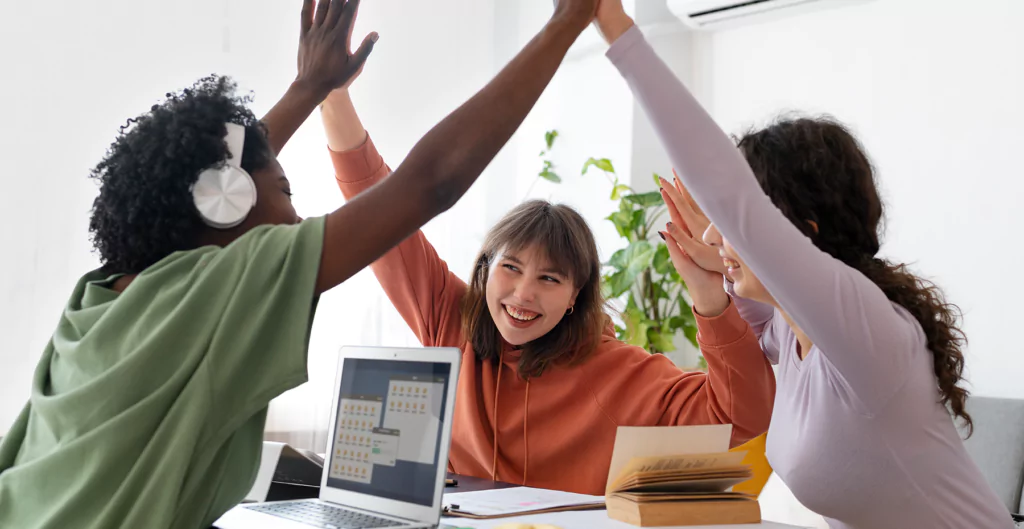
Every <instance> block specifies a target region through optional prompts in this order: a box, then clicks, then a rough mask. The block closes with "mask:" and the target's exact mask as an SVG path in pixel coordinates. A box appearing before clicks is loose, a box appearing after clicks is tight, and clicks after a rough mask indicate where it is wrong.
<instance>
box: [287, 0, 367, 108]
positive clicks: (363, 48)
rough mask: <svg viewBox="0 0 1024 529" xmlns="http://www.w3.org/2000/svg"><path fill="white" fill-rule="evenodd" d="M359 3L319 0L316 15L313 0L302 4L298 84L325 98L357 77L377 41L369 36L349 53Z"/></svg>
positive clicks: (346, 0)
mask: <svg viewBox="0 0 1024 529" xmlns="http://www.w3.org/2000/svg"><path fill="white" fill-rule="evenodd" d="M359 1H360V0H320V3H319V4H318V5H317V7H316V13H315V15H314V13H313V0H304V1H303V3H302V14H301V16H300V18H301V24H302V27H301V32H300V34H299V73H298V75H297V76H296V79H295V80H296V82H297V83H300V84H305V85H307V86H309V87H310V88H311V89H313V90H314V91H315V92H317V93H320V94H322V96H323V97H326V96H327V94H329V93H330V92H331V90H334V89H336V88H344V87H347V86H348V85H349V84H351V83H352V81H353V80H354V79H355V78H356V77H357V76H358V75H359V73H360V72H361V71H362V69H363V65H364V64H365V63H366V59H367V57H369V56H370V52H371V51H373V45H374V43H376V42H377V33H370V34H369V35H367V36H366V38H364V39H363V43H362V45H360V46H359V49H358V50H356V52H355V53H352V50H351V40H352V28H353V27H354V26H355V21H356V13H357V12H358V11H359ZM321 99H322V98H321Z"/></svg>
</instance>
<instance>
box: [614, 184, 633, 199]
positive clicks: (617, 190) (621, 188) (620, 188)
mask: <svg viewBox="0 0 1024 529" xmlns="http://www.w3.org/2000/svg"><path fill="white" fill-rule="evenodd" d="M629 191H632V189H631V188H630V187H629V186H627V185H625V184H616V185H615V187H613V188H612V200H618V199H619V197H621V196H622V193H627V192H629Z"/></svg>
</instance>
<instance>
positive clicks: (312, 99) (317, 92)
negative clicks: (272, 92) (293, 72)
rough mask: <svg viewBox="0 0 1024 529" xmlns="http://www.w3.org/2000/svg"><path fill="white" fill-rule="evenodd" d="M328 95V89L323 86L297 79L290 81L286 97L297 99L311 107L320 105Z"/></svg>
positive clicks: (307, 80)
mask: <svg viewBox="0 0 1024 529" xmlns="http://www.w3.org/2000/svg"><path fill="white" fill-rule="evenodd" d="M330 93H331V89H330V87H328V86H326V85H325V84H323V83H318V82H315V81H312V80H309V79H302V78H298V77H297V78H295V80H294V81H292V84H291V85H290V86H289V87H288V92H287V94H288V95H290V96H292V97H295V98H297V99H298V100H300V101H302V102H303V103H310V104H312V105H313V106H316V105H319V104H320V103H322V102H323V101H324V99H326V98H327V96H328V95H330Z"/></svg>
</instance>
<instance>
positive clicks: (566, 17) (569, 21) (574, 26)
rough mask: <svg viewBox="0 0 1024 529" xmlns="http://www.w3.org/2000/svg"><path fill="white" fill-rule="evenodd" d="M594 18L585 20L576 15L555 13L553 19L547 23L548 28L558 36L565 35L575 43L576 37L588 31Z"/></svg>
mask: <svg viewBox="0 0 1024 529" xmlns="http://www.w3.org/2000/svg"><path fill="white" fill-rule="evenodd" d="M591 20H593V18H592V17H591V18H585V17H583V16H581V15H579V14H575V13H555V15H554V16H552V17H551V20H549V21H548V23H547V28H548V29H551V30H554V31H555V32H557V33H558V34H564V35H569V36H571V38H572V40H573V41H574V42H575V40H576V37H578V36H579V35H580V33H583V30H585V29H587V26H588V25H590V22H591Z"/></svg>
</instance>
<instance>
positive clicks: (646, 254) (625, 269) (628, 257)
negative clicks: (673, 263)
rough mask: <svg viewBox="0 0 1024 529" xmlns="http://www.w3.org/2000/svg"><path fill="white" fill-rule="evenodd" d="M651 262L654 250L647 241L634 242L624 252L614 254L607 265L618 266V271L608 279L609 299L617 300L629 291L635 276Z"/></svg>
mask: <svg viewBox="0 0 1024 529" xmlns="http://www.w3.org/2000/svg"><path fill="white" fill-rule="evenodd" d="M653 260H654V248H653V247H651V243H649V242H647V241H637V242H634V243H632V244H630V245H629V246H627V247H626V248H625V249H624V250H620V251H619V252H615V254H614V255H613V256H612V260H611V261H609V263H612V262H614V263H615V264H613V265H612V266H616V265H618V266H617V268H619V270H618V271H617V272H615V273H614V274H612V275H611V277H610V278H609V279H610V280H609V285H610V290H611V297H612V298H617V297H619V296H621V295H622V294H623V293H625V292H626V291H627V290H629V289H630V287H632V286H633V283H635V282H636V278H637V276H638V275H640V274H641V273H643V271H644V270H646V269H647V268H648V267H650V266H651V262H652V261H653ZM628 309H629V307H627V310H628ZM637 310H639V309H637Z"/></svg>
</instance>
